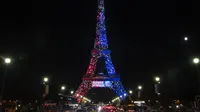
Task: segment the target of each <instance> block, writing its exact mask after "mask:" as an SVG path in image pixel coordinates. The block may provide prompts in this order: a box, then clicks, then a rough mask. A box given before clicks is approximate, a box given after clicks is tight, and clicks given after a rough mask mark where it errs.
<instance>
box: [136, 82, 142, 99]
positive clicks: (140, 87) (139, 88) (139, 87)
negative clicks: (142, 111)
mask: <svg viewBox="0 0 200 112" xmlns="http://www.w3.org/2000/svg"><path fill="white" fill-rule="evenodd" d="M137 88H138V100H139V99H140V97H141V91H142V86H141V85H139V86H138V87H137Z"/></svg>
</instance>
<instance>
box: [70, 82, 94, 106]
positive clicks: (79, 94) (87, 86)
mask: <svg viewBox="0 0 200 112" xmlns="http://www.w3.org/2000/svg"><path fill="white" fill-rule="evenodd" d="M91 88H92V82H91V81H86V80H83V82H82V83H81V85H80V86H79V88H78V90H77V91H76V92H75V94H74V97H75V98H77V100H78V102H79V103H80V102H81V100H82V98H83V97H84V96H85V94H86V93H87V91H88V90H89V89H91Z"/></svg>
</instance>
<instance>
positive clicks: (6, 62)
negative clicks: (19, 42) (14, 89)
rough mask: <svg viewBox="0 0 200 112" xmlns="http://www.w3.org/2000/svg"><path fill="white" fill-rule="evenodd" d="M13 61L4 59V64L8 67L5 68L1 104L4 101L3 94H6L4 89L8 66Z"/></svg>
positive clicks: (0, 97)
mask: <svg viewBox="0 0 200 112" xmlns="http://www.w3.org/2000/svg"><path fill="white" fill-rule="evenodd" d="M11 61H12V60H11V58H4V64H5V65H6V67H5V72H4V74H3V80H2V86H1V96H0V102H1V100H2V99H3V94H4V87H5V81H6V76H7V66H9V64H10V63H11Z"/></svg>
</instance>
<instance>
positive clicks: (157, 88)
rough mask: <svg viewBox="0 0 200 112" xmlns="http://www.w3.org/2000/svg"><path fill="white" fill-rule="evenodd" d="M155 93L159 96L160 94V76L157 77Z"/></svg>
mask: <svg viewBox="0 0 200 112" xmlns="http://www.w3.org/2000/svg"><path fill="white" fill-rule="evenodd" d="M154 79H155V84H154V87H155V93H156V94H157V95H158V96H159V95H160V91H159V85H160V77H155V78H154Z"/></svg>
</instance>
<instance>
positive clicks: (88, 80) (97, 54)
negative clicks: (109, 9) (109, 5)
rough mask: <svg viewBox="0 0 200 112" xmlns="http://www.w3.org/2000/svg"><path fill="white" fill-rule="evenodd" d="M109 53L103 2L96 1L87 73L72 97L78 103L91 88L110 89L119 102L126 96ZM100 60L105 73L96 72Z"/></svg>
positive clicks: (101, 0) (102, 0) (100, 0)
mask: <svg viewBox="0 0 200 112" xmlns="http://www.w3.org/2000/svg"><path fill="white" fill-rule="evenodd" d="M110 53H111V52H110V50H108V42H107V37H106V27H105V15H104V0H98V10H97V25H96V39H95V43H94V49H93V51H92V58H91V60H90V64H89V67H88V69H87V73H86V75H84V76H83V79H82V83H81V85H80V86H79V88H78V90H77V91H76V92H75V94H74V97H75V98H77V99H78V101H79V102H80V101H81V99H82V98H83V96H84V95H85V94H86V93H87V91H88V90H89V89H91V88H104V87H108V88H111V89H112V90H113V91H115V92H116V94H117V95H118V96H119V98H120V99H121V100H123V99H124V98H125V97H126V96H127V95H128V94H127V92H126V91H125V89H124V88H123V86H122V84H121V82H120V77H119V75H117V74H116V71H115V68H114V66H113V64H112V60H111V57H110ZM100 58H101V59H103V60H104V62H105V66H106V71H107V72H106V73H98V72H97V62H98V61H99V60H100ZM96 72H97V73H96Z"/></svg>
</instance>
